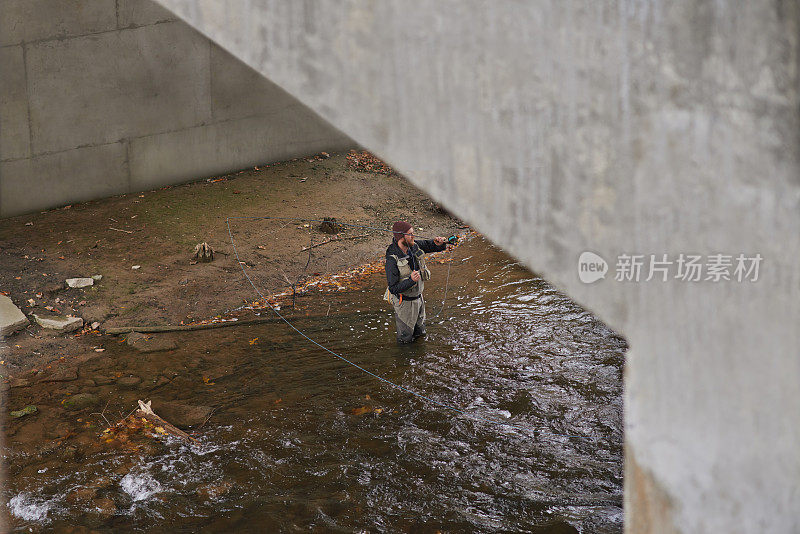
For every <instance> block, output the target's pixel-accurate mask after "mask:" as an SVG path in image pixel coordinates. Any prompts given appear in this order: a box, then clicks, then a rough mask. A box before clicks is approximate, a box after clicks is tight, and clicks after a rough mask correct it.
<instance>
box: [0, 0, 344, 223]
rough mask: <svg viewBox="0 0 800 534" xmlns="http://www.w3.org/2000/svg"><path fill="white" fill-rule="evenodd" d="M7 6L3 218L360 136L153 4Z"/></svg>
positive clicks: (99, 1) (1, 27) (128, 0)
mask: <svg viewBox="0 0 800 534" xmlns="http://www.w3.org/2000/svg"><path fill="white" fill-rule="evenodd" d="M0 12H1V13H2V14H3V15H2V17H1V18H0V71H2V73H3V75H2V76H0V123H1V124H2V128H1V129H0V217H7V216H11V215H16V214H20V213H26V212H30V211H34V210H38V209H43V208H49V207H55V206H59V205H63V204H69V203H72V202H79V201H85V200H90V199H94V198H100V197H105V196H109V195H113V194H119V193H128V192H133V191H140V190H142V189H149V188H154V187H160V186H163V185H168V184H175V183H180V182H184V181H187V180H192V179H198V178H202V177H206V176H210V175H214V174H218V173H222V172H229V171H231V170H235V169H240V168H244V167H248V166H251V165H255V164H258V163H265V162H270V161H276V160H283V159H288V158H292V157H296V156H300V155H305V154H308V153H313V152H316V151H320V150H339V149H343V148H347V147H350V146H352V145H353V142H352V141H351V140H350V139H348V138H347V137H346V136H344V135H342V134H341V133H340V132H338V131H337V130H336V129H334V128H332V127H331V126H330V125H328V124H327V123H325V122H324V121H322V120H321V119H320V118H319V117H318V116H317V115H316V114H314V113H313V112H311V111H309V110H308V109H307V108H305V107H304V106H303V105H301V104H300V103H299V102H298V101H297V100H296V99H295V98H293V97H291V96H290V95H288V94H287V93H286V92H285V91H283V90H281V89H279V88H278V87H277V86H275V85H274V84H272V83H270V82H269V81H267V80H265V79H263V78H262V77H261V76H259V75H257V74H256V73H254V72H253V71H252V70H251V69H249V68H248V67H246V66H245V65H243V64H242V63H240V62H239V61H238V60H235V59H234V58H232V57H231V56H230V55H229V54H228V53H227V52H224V51H223V50H221V49H220V48H219V47H217V46H216V45H214V44H213V43H211V42H210V41H209V40H208V39H206V38H205V37H203V36H202V35H200V34H199V33H197V32H196V31H195V30H193V29H191V28H190V27H188V26H187V25H186V24H185V23H183V22H181V21H179V20H178V19H177V17H175V15H173V14H172V13H171V12H169V11H168V10H166V9H164V8H163V7H161V6H160V5H158V4H156V3H154V2H151V1H149V0H118V1H115V0H86V1H80V2H77V1H66V2H64V1H61V0H0ZM34 192H35V194H34Z"/></svg>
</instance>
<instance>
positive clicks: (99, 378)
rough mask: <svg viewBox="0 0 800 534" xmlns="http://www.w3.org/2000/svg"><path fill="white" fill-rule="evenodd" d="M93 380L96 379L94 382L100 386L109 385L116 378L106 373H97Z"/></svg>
mask: <svg viewBox="0 0 800 534" xmlns="http://www.w3.org/2000/svg"><path fill="white" fill-rule="evenodd" d="M92 380H94V383H95V384H97V385H98V386H107V385H109V384H113V383H114V379H113V378H112V377H110V376H105V375H95V376H93V377H92Z"/></svg>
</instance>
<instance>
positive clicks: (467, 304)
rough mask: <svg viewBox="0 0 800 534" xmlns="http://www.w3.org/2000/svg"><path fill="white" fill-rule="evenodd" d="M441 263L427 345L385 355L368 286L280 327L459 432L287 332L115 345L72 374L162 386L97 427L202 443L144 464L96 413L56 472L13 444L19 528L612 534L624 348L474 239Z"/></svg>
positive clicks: (618, 520) (107, 397)
mask: <svg viewBox="0 0 800 534" xmlns="http://www.w3.org/2000/svg"><path fill="white" fill-rule="evenodd" d="M452 256H453V258H454V261H453V263H452V266H451V271H450V278H449V289H448V295H447V301H446V302H445V307H444V309H443V311H441V313H440V314H439V315H438V316H437V317H435V318H434V317H433V316H434V315H436V314H437V312H439V310H440V309H441V308H442V297H443V294H444V285H445V279H446V276H447V270H448V266H447V265H446V264H436V265H433V266H432V271H433V274H434V278H433V280H432V281H431V282H429V283H428V284H427V286H426V295H427V310H428V317H429V328H428V331H429V333H428V336H427V339H425V340H424V341H421V342H418V343H417V344H415V345H413V346H410V347H398V346H396V345H395V343H394V324H393V319H392V316H391V310H390V309H389V308H388V307H387V306H388V305H387V304H386V303H385V302H383V301H382V300H381V296H382V294H383V291H384V289H385V281H384V278H383V276H382V274H380V273H378V274H376V275H373V276H371V278H370V279H369V282H368V283H367V284H366V286H365V287H364V288H363V289H359V290H349V291H340V292H338V293H330V292H329V293H320V292H316V291H313V292H310V293H308V294H307V295H305V296H303V297H301V298H300V301H299V303H298V310H297V311H296V312H295V313H294V314H292V312H291V311H290V310H289V311H286V313H287V317H289V318H290V319H291V320H292V321H294V323H295V324H296V325H297V327H298V328H300V329H301V330H303V331H304V332H305V333H307V334H308V335H309V336H310V337H312V338H314V339H316V340H318V341H319V342H320V343H322V344H323V345H325V346H327V347H329V348H330V349H331V350H333V351H336V352H338V353H340V354H342V355H343V356H345V357H347V358H348V359H350V360H351V361H352V362H354V363H357V364H358V365H360V366H362V367H364V368H365V369H368V370H370V371H371V372H374V373H377V374H379V375H381V376H382V377H384V378H386V379H387V380H390V381H391V382H394V383H396V384H399V385H402V386H403V387H404V388H407V389H409V390H411V391H413V392H415V393H418V394H419V395H422V396H425V397H427V398H430V399H432V400H433V401H434V402H436V403H440V404H445V405H448V406H452V407H455V408H457V409H459V410H462V411H464V412H466V415H463V414H459V413H456V412H453V411H450V410H448V409H446V408H442V407H440V406H436V405H434V404H433V403H431V402H426V401H423V400H421V399H419V398H416V397H414V396H412V395H410V394H409V393H407V392H404V391H401V390H399V389H395V388H393V387H391V386H390V385H388V384H386V383H383V382H381V381H379V380H377V379H375V378H373V377H371V376H369V375H367V374H365V373H364V372H362V371H360V370H358V369H356V368H354V367H351V366H349V365H348V364H346V363H344V362H342V361H340V360H338V359H336V358H335V357H333V356H332V355H331V354H329V353H327V352H325V351H323V350H321V349H319V348H318V347H315V346H313V345H311V344H310V343H309V342H307V341H306V340H305V339H303V338H301V337H300V336H298V335H297V334H296V333H294V332H293V331H291V330H290V329H289V328H288V327H287V326H285V325H281V324H265V325H257V326H249V327H237V328H225V329H218V330H211V331H203V332H195V333H192V334H191V335H189V334H182V335H178V334H170V335H171V336H174V337H173V338H172V339H175V340H176V341H177V342H178V345H179V349H177V350H175V351H173V352H166V353H154V354H150V355H144V356H142V355H135V354H132V351H131V349H130V348H129V347H127V346H126V345H124V344H120V343H117V342H116V340H114V339H112V340H110V341H107V342H106V352H105V353H104V354H103V358H97V359H94V360H91V361H89V362H86V363H85V364H82V365H81V367H80V369H79V376H80V377H82V378H83V377H91V376H94V375H97V374H101V375H102V374H106V375H109V374H120V373H123V374H135V375H137V376H139V377H143V378H145V379H147V378H148V377H153V376H157V375H158V374H159V373H162V374H169V375H170V378H171V382H169V383H168V384H166V385H162V386H160V387H158V388H157V389H151V390H150V391H142V390H122V389H120V388H118V387H115V385H114V384H110V385H105V386H95V387H93V388H92V387H89V388H88V389H86V391H91V392H93V393H95V394H96V395H97V396H98V397H99V398H100V400H101V401H102V404H103V405H105V404H106V402H109V407H108V408H107V412H106V413H118V412H129V411H130V410H131V409H133V408H134V407H135V406H136V399H139V398H153V399H162V400H176V401H181V402H184V403H188V404H203V405H210V406H218V407H219V408H218V410H217V411H216V412H215V413H214V415H213V417H212V418H211V420H210V421H209V422H208V424H206V425H205V426H204V427H203V428H202V429H200V430H199V431H197V432H196V436H197V437H198V439H199V440H200V444H199V445H186V444H184V443H183V442H181V441H179V440H178V439H175V438H167V439H163V440H162V441H157V440H153V439H151V438H144V439H146V440H147V441H149V442H151V443H150V444H148V445H147V446H143V447H140V448H138V450H137V449H134V448H131V449H126V448H119V447H110V446H109V447H103V446H101V445H102V443H103V440H102V438H100V437H99V435H98V434H99V431H100V430H102V428H103V427H104V426H105V424H102V425H100V424H99V416H97V415H95V416H90V415H88V414H86V413H84V414H83V415H82V416H80V415H79V416H73V417H81V420H82V422H84V423H85V422H88V423H86V425H85V430H84V431H83V432H84V434H85V435H84V441H83V442H80V441H79V443H84V444H86V443H88V445H83V446H82V447H83V448H82V449H81V448H80V447H81V446H79V450H78V451H77V452H74V451H71V452H70V453H69V459H67V460H66V461H65V460H63V459H62V458H61V457H59V456H58V454H59V453H58V451H56V452H53V453H52V454H42V453H41V452H37V451H35V450H34V448H33V447H31V446H30V444H28V445H29V446H27V447H26V446H25V443H22V441H23V440H24V439H25V438H24V436H25V435H26V434H25V431H24V429H22V430H20V431H19V432H17V433H16V434H15V436H14V437H12V438H10V440H8V442H7V445H8V446H9V449H8V451H7V453H6V460H7V462H9V463H10V465H11V469H10V471H9V473H10V476H9V479H7V480H6V483H5V498H6V499H7V501H8V502H9V504H8V509H9V511H10V512H11V524H12V528H15V529H18V530H26V531H27V530H28V529H29V528H32V529H33V530H34V531H37V530H51V529H57V530H60V529H63V528H65V527H67V526H73V525H82V526H85V527H88V528H89V529H92V530H97V531H101V532H105V531H115V532H119V531H152V532H179V531H186V532H194V531H203V532H280V531H286V532H294V531H315V532H317V531H318V532H436V531H437V530H439V531H443V532H515V531H519V532H531V531H533V532H575V531H578V532H592V533H594V532H621V531H622V520H623V514H622V502H621V501H622V498H621V494H622V441H623V436H622V367H623V357H624V351H625V342H624V340H623V339H621V338H620V337H619V336H618V335H616V334H615V333H614V332H612V331H611V330H610V329H609V328H607V327H606V326H605V325H603V324H602V323H601V322H599V321H598V320H597V319H596V318H594V317H593V316H592V315H591V314H589V313H588V312H586V311H585V310H583V309H581V308H580V307H579V306H577V305H576V304H574V303H573V302H571V301H570V300H569V299H568V298H566V297H565V296H564V295H562V294H560V293H558V292H557V291H555V290H554V289H553V288H552V287H550V286H549V285H548V284H547V283H546V282H544V281H543V280H541V279H540V278H538V277H536V276H534V275H532V274H531V273H530V272H529V271H527V270H526V269H524V268H522V267H521V266H520V265H518V264H517V263H516V262H514V261H513V260H511V259H509V258H508V257H507V256H505V255H504V254H502V253H501V252H499V251H498V250H496V249H494V248H492V247H490V246H488V245H487V244H486V243H485V242H484V241H483V240H481V239H475V240H472V241H470V242H468V243H465V244H463V245H462V246H460V247H458V248H457V249H456V250H455V251H454V253H453V254H452ZM238 278H239V277H234V280H233V281H232V282H231V283H246V281H243V280H241V281H238ZM262 313H271V312H269V311H264V312H262ZM326 314H328V316H326ZM106 356H107V357H106ZM167 371H169V372H167ZM173 376H174V378H172V377H173ZM146 382H147V380H145V382H143V383H146ZM70 387H72V388H73V389H72V390H70V389H67V390H65V391H64V392H62V393H74V392H75V390H74V388H75V387H77V386H74V385H72V386H67V388H70ZM81 391H83V390H81ZM58 394H59V392H55V393H53V395H55V396H57V395H58ZM155 404H156V403H155V402H154V405H155ZM98 411H99V410H98ZM46 416H47V414H46V409H43V411H42V413H40V414H38V415H37V416H34V417H43V418H44V417H46ZM109 418H110V417H109ZM116 419H119V417H118V416H117V417H116ZM45 420H46V419H42V421H45ZM503 423H508V424H503ZM48 424H49V423H48ZM509 424H510V425H513V426H509ZM95 425H97V426H95ZM45 431H46V429H45V430H43V432H45ZM31 432H33V431H32V430H31ZM564 435H568V436H580V437H566V436H564ZM584 437H585V438H588V439H584ZM94 442H97V443H98V444H100V445H94ZM86 488H90V489H91V493H90V497H87V498H85V499H83V500H82V498H81V495H83V494H82V493H81V491H82V490H85V489H86ZM98 502H100V503H103V505H102V506H99V507H98ZM109 506H110V507H111V510H109V509H108V508H109ZM82 531H84V530H75V532H82Z"/></svg>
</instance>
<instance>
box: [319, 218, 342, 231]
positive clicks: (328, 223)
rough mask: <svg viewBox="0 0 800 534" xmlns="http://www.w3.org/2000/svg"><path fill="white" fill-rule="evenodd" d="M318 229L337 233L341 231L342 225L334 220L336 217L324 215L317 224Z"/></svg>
mask: <svg viewBox="0 0 800 534" xmlns="http://www.w3.org/2000/svg"><path fill="white" fill-rule="evenodd" d="M319 230H320V232H323V233H326V234H338V233H339V232H341V231H342V227H341V225H340V224H339V223H337V222H336V217H325V218H324V219H322V224H320V225H319Z"/></svg>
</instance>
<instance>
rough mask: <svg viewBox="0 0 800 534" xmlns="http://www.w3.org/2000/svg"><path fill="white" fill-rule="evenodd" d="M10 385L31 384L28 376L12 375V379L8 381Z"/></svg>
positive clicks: (24, 386)
mask: <svg viewBox="0 0 800 534" xmlns="http://www.w3.org/2000/svg"><path fill="white" fill-rule="evenodd" d="M8 385H9V386H11V387H12V388H26V387H28V386H30V385H31V383H30V381H29V380H28V379H26V378H16V377H12V378H11V380H9V381H8Z"/></svg>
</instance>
